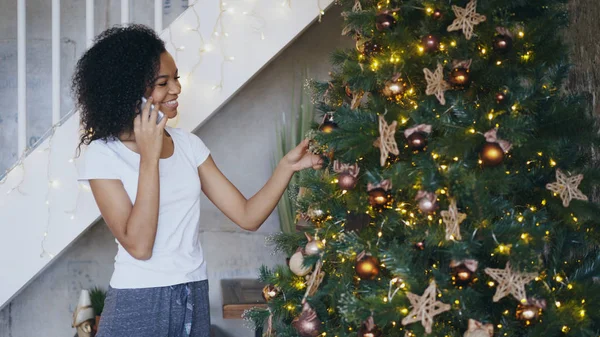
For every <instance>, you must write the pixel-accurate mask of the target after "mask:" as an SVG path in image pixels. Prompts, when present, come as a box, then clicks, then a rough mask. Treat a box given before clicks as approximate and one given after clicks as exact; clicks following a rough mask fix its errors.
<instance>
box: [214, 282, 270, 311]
mask: <svg viewBox="0 0 600 337" xmlns="http://www.w3.org/2000/svg"><path fill="white" fill-rule="evenodd" d="M264 287H265V284H263V283H261V282H259V281H258V280H254V279H225V280H221V291H222V294H223V319H242V314H243V313H244V311H245V310H249V309H252V308H254V307H259V308H267V303H266V302H265V300H264V299H263V297H262V290H263V288H264Z"/></svg>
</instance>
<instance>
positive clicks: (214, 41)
mask: <svg viewBox="0 0 600 337" xmlns="http://www.w3.org/2000/svg"><path fill="white" fill-rule="evenodd" d="M199 3H200V1H199V0H196V1H195V2H194V3H192V4H190V5H189V6H188V10H189V11H191V12H192V13H193V14H194V17H195V25H194V26H192V27H189V28H186V29H185V30H184V33H186V32H193V33H194V34H195V35H196V36H197V37H198V38H199V41H200V43H201V45H202V47H201V49H200V50H199V52H198V53H197V54H196V56H197V57H198V60H197V62H196V63H195V64H193V65H192V66H191V67H190V71H189V72H188V73H187V74H186V75H184V76H183V78H184V81H187V80H189V78H190V77H191V76H192V75H193V74H194V72H195V71H196V70H197V68H198V67H199V66H200V65H201V64H202V61H203V56H204V55H205V54H206V53H210V52H213V51H214V50H218V51H219V52H220V56H221V62H220V65H219V68H220V79H219V81H218V82H217V83H216V84H215V85H213V86H212V89H213V90H218V89H222V88H223V85H224V73H225V67H226V64H227V62H233V61H234V60H235V57H234V56H231V55H228V54H227V50H226V44H225V43H224V42H225V41H224V40H225V39H227V38H228V37H230V33H229V32H228V31H227V29H226V26H225V24H224V16H225V15H243V16H244V17H248V18H252V19H253V22H251V23H250V25H251V26H250V28H251V30H252V31H253V32H254V33H256V34H258V35H259V36H260V39H261V40H265V39H266V36H265V33H264V30H265V28H266V27H267V20H266V19H265V18H264V17H262V16H261V15H259V14H258V13H256V11H254V10H241V11H240V10H239V8H238V7H236V6H235V4H230V3H228V2H227V1H225V0H219V15H218V17H217V19H216V21H215V24H214V27H213V30H212V32H211V34H210V37H209V38H205V37H204V36H203V34H202V32H201V31H200V28H201V22H200V21H201V20H200V15H199V14H198V8H197V7H198V6H200V4H199ZM316 4H317V6H316V7H317V8H318V15H319V20H320V18H321V17H322V15H323V14H324V10H323V7H322V5H321V1H320V0H316ZM281 6H282V7H288V8H289V9H290V10H291V9H292V0H284V1H283V2H282V3H281ZM234 21H236V20H234ZM236 22H237V21H236ZM166 42H167V44H168V45H170V46H171V47H172V50H173V54H174V58H175V60H176V61H177V60H178V56H179V54H180V53H183V52H186V53H187V52H189V51H188V50H186V48H185V45H178V44H176V43H175V41H174V37H173V25H171V27H169V28H168V41H166ZM215 45H216V46H217V47H215ZM75 113H76V111H75V110H72V111H70V112H69V113H67V114H65V115H64V116H63V117H62V118H61V119H60V121H58V122H57V123H56V124H54V125H52V126H51V127H50V128H49V129H48V131H46V132H45V133H44V134H43V135H42V136H41V137H40V138H39V139H38V140H37V141H36V142H35V143H34V144H32V145H30V146H29V147H27V148H26V149H25V150H24V151H23V152H22V153H21V155H20V156H19V157H18V159H17V161H16V162H15V163H14V164H13V165H12V166H10V167H9V168H8V169H6V171H5V172H4V173H3V174H2V175H1V176H0V186H1V185H4V184H6V183H7V182H8V181H9V176H10V175H11V173H13V171H15V170H16V169H19V168H20V169H21V177H20V178H19V180H18V181H17V182H16V183H15V185H14V186H12V187H11V188H9V189H8V190H7V192H6V194H5V195H11V194H12V193H13V192H15V191H17V192H18V193H20V194H21V195H23V196H27V192H25V191H24V190H23V189H22V187H23V184H24V183H25V182H26V176H27V170H26V165H25V160H26V158H27V157H28V156H29V155H30V154H31V153H32V152H33V151H35V150H36V149H37V148H38V147H39V146H40V145H41V144H43V143H44V142H45V141H46V140H47V141H48V146H47V147H46V148H44V149H41V150H37V151H40V152H46V153H47V161H46V167H47V173H46V179H47V182H48V189H47V191H46V194H45V204H46V210H47V216H46V224H45V226H44V231H43V234H42V240H41V243H40V249H41V253H40V258H43V257H49V258H54V257H55V256H56V254H55V253H53V252H50V251H48V250H47V249H46V243H47V238H48V236H49V232H50V228H51V219H52V208H51V206H52V202H51V200H50V199H51V198H52V194H53V191H56V190H59V189H60V188H61V186H62V184H61V182H60V181H59V180H57V179H54V178H53V177H54V175H53V174H52V172H51V170H50V168H51V164H52V145H53V141H54V136H55V134H56V131H57V130H58V129H60V127H61V126H62V125H63V124H64V123H65V122H66V121H67V120H68V119H69V118H71V117H72V116H73V115H75ZM178 119H179V118H177V119H176V120H175V121H174V126H175V125H177V122H178ZM170 124H171V123H170ZM69 163H71V164H73V165H74V167H75V169H76V168H77V164H76V158H75V156H74V157H73V158H71V159H69ZM82 190H83V191H90V188H89V186H87V185H85V184H83V183H80V184H79V185H78V188H77V195H76V197H75V203H74V207H73V208H72V209H70V210H66V211H64V212H65V213H66V214H69V215H70V219H71V220H75V218H76V213H77V208H78V206H79V203H80V199H81V198H80V197H81V191H82Z"/></svg>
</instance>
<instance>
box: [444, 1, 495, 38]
mask: <svg viewBox="0 0 600 337" xmlns="http://www.w3.org/2000/svg"><path fill="white" fill-rule="evenodd" d="M476 9H477V0H471V1H469V3H468V4H467V6H466V7H465V8H461V7H458V6H456V5H452V10H453V11H454V15H456V19H454V22H452V24H451V25H450V26H448V31H449V32H452V31H455V30H461V29H462V31H463V33H464V34H465V37H466V38H467V40H470V39H471V37H472V36H473V29H474V26H475V25H478V24H480V23H482V22H484V21H485V20H486V17H485V15H481V14H478V13H477V12H476Z"/></svg>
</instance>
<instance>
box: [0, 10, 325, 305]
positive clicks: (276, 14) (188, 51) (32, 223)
mask: <svg viewBox="0 0 600 337" xmlns="http://www.w3.org/2000/svg"><path fill="white" fill-rule="evenodd" d="M121 1H122V2H121V5H122V13H123V15H122V21H124V22H125V23H126V22H127V20H128V15H127V14H126V13H128V12H129V7H128V4H129V1H128V0H121ZM332 2H333V0H237V1H236V0H229V1H224V0H220V1H217V0H211V1H197V2H195V3H193V4H191V5H190V6H189V8H188V9H187V10H186V11H185V12H184V13H183V14H181V15H180V16H179V17H178V18H177V19H176V20H175V21H174V22H173V23H172V24H171V25H170V26H169V27H168V28H167V29H165V30H164V31H162V33H161V37H162V38H163V39H164V40H165V41H166V42H167V49H168V51H169V52H170V53H171V54H172V55H173V56H174V57H175V59H176V62H177V65H178V68H179V71H180V74H182V79H181V80H182V85H183V91H182V94H181V96H180V99H179V102H180V112H181V113H180V117H178V120H172V121H170V123H171V125H172V126H177V127H181V128H183V129H186V130H188V131H193V130H194V129H196V128H197V127H199V126H200V125H201V124H202V123H203V122H204V121H206V120H207V119H208V118H209V117H210V116H211V115H212V114H213V113H214V112H215V111H217V110H218V109H219V108H220V107H221V106H222V105H223V104H225V103H226V102H227V101H228V100H229V99H230V98H231V97H232V96H233V95H234V94H235V93H236V92H237V91H238V90H239V89H240V88H241V87H242V86H243V85H244V84H245V83H246V82H248V80H250V79H251V78H252V77H253V76H254V75H255V74H256V73H257V72H259V71H260V70H261V69H262V68H263V67H264V66H265V65H266V64H267V63H268V62H269V61H270V60H272V59H273V58H274V57H275V56H276V55H277V54H278V53H279V52H280V51H281V50H283V49H284V48H285V47H286V46H287V45H288V44H289V43H290V42H291V41H293V40H294V39H295V37H296V36H298V35H299V34H300V33H301V32H302V31H303V30H304V29H305V28H306V27H307V26H308V25H309V24H310V23H311V22H313V21H314V20H315V19H316V18H317V17H320V16H321V14H323V13H324V12H323V10H324V9H325V8H326V7H328V6H329V5H330V4H331V3H332ZM154 3H155V5H157V6H160V5H162V1H161V0H155V1H154ZM52 4H53V6H56V7H53V10H52V18H53V22H54V24H53V26H52V41H53V47H52V57H53V62H52V74H53V81H52V86H53V90H52V116H53V127H52V128H51V130H50V131H49V132H48V134H49V136H48V137H45V138H44V139H42V140H41V141H40V142H39V144H36V145H37V147H35V148H34V149H32V150H29V151H27V150H26V148H27V147H26V141H25V136H24V135H25V133H26V123H25V122H26V116H25V108H26V106H25V104H26V96H25V95H26V91H25V89H26V87H25V67H26V65H25V58H24V55H25V54H24V53H25V50H26V45H25V22H24V20H25V14H24V13H25V0H18V11H19V14H18V15H19V24H18V31H19V33H18V37H19V43H18V52H19V66H18V68H19V69H18V74H19V84H18V108H19V121H18V123H19V127H18V129H19V137H18V143H19V145H18V149H19V153H22V154H23V155H22V156H21V157H20V159H19V161H18V162H17V164H16V165H15V167H14V168H12V169H11V170H10V171H8V172H7V173H6V174H5V175H4V177H3V178H2V180H0V270H1V271H2V277H0V309H1V308H2V307H3V306H4V305H5V304H7V303H8V302H9V301H10V300H11V298H12V297H13V296H15V295H16V294H17V293H18V292H19V291H20V290H21V289H22V288H23V287H25V286H26V285H27V284H28V282H30V281H31V280H32V279H33V278H35V277H36V275H38V274H39V273H40V272H41V271H43V269H44V268H45V267H46V266H48V264H49V263H50V262H51V261H52V259H53V258H54V257H55V256H56V255H57V254H60V253H61V252H62V251H63V250H64V249H65V248H66V247H68V245H69V244H71V243H72V242H73V241H74V240H76V239H77V237H78V236H79V235H81V234H82V233H83V232H84V231H85V229H86V228H88V227H89V226H90V225H91V224H93V223H94V222H95V221H96V220H97V219H98V218H99V216H100V213H99V211H98V209H97V207H96V205H95V202H94V200H93V197H92V195H91V193H90V192H89V190H87V189H86V188H85V187H84V186H83V185H79V184H78V183H77V181H76V177H77V170H76V165H77V159H76V158H74V154H75V148H76V145H77V144H78V136H79V115H78V114H77V113H76V112H74V113H73V114H72V115H71V116H66V117H63V119H62V120H61V119H60V113H59V112H60V97H59V96H58V95H59V94H58V91H59V90H57V89H56V88H60V80H59V78H58V74H60V62H58V61H54V60H56V58H58V57H59V56H60V49H59V43H60V41H59V38H60V26H59V25H58V24H56V22H58V23H59V22H60V8H59V6H60V1H59V0H53V1H52ZM93 10H94V1H93V0H86V18H87V19H86V29H85V31H86V34H87V38H86V41H88V46H89V44H90V42H91V41H92V35H93V27H94V22H93V17H94V13H93ZM154 13H155V25H156V28H157V29H160V28H161V26H162V16H161V14H162V12H161V11H160V10H159V9H156V8H155V11H154ZM55 20H56V21H55ZM257 99H268V98H267V97H257ZM49 113H50V111H49ZM240 113H244V112H243V111H240Z"/></svg>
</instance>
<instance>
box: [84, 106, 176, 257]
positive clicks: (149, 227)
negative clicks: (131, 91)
mask: <svg viewBox="0 0 600 337" xmlns="http://www.w3.org/2000/svg"><path fill="white" fill-rule="evenodd" d="M152 101H153V99H152V97H150V98H148V102H147V103H146V104H145V105H144V107H143V108H142V112H141V113H140V114H139V115H137V116H136V117H135V119H134V121H133V132H134V134H135V143H136V146H137V149H138V151H139V153H140V170H139V175H138V188H137V194H136V198H135V203H134V205H132V204H131V200H130V199H129V196H128V195H127V192H126V191H125V188H124V187H123V184H122V183H121V181H119V180H116V179H90V187H91V189H92V193H93V194H94V199H95V200H96V203H97V204H98V208H99V209H100V213H101V214H102V217H103V218H104V220H105V221H106V224H107V225H108V228H110V231H111V232H112V233H113V235H114V236H115V238H117V240H119V243H121V245H122V246H123V248H125V250H127V252H128V253H129V254H130V255H131V256H133V257H134V258H136V259H138V260H148V259H149V258H150V257H152V248H154V240H155V239H156V229H157V227H158V206H159V196H160V187H159V175H158V161H159V159H160V154H161V151H162V144H163V135H164V129H165V125H166V124H167V119H168V118H163V120H161V121H160V122H159V123H158V124H157V123H156V120H157V116H158V112H157V111H158V109H157V108H154V109H153V110H150V105H151V104H152Z"/></svg>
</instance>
